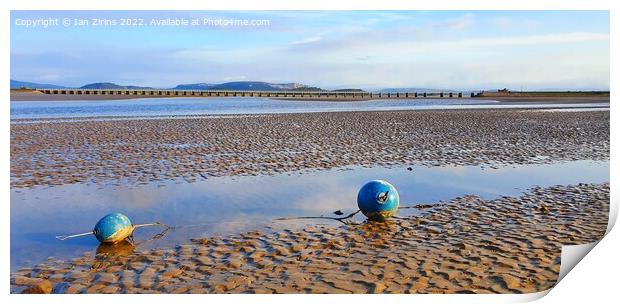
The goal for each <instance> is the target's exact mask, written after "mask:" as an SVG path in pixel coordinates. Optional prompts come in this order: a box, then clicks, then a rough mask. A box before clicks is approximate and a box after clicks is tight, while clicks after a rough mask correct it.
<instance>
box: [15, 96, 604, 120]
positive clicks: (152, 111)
mask: <svg viewBox="0 0 620 304" xmlns="http://www.w3.org/2000/svg"><path fill="white" fill-rule="evenodd" d="M558 107H561V108H593V107H598V108H601V107H602V108H609V102H600V103H564V104H563V103H561V102H558V103H540V104H536V103H526V104H519V103H498V102H497V101H493V100H478V99H468V98H464V99H382V100H367V101H353V102H347V101H339V102H333V101H304V100H274V99H269V98H233V97H229V98H208V99H205V98H157V99H152V98H145V99H127V100H89V101H76V100H73V101H19V102H11V119H33V118H68V117H107V118H109V117H117V118H118V117H162V116H163V117H170V116H183V115H229V114H236V115H241V114H275V113H312V112H347V111H386V110H428V109H481V108H541V109H544V108H558Z"/></svg>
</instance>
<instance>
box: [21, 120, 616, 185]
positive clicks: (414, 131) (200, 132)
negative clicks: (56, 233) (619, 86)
mask: <svg viewBox="0 0 620 304" xmlns="http://www.w3.org/2000/svg"><path fill="white" fill-rule="evenodd" d="M608 158H609V111H599V112H539V111H527V110H525V111H524V110H442V111H392V112H341V113H306V114H278V115H246V116H243V117H238V116H229V117H221V116H220V117H208V116H207V117H193V118H189V117H188V118H180V119H135V120H108V121H78V122H54V123H29V124H12V125H11V187H20V188H21V187H32V186H38V185H60V184H71V183H93V182H94V183H130V184H135V183H148V182H151V181H159V180H169V179H185V180H186V181H188V182H191V181H195V180H197V179H205V178H209V177H212V176H230V175H257V174H269V173H279V172H290V171H298V170H305V169H328V168H335V167H341V166H347V165H367V166H371V165H372V166H390V165H402V164H421V165H428V166H433V165H451V164H457V165H480V164H484V165H489V166H495V165H498V164H531V163H542V162H551V161H558V160H575V159H608Z"/></svg>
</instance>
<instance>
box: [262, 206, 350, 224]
mask: <svg viewBox="0 0 620 304" xmlns="http://www.w3.org/2000/svg"><path fill="white" fill-rule="evenodd" d="M360 211H361V210H359V209H358V210H357V211H355V212H353V213H351V214H349V215H347V216H343V217H330V216H295V217H280V218H276V219H274V221H288V220H307V219H325V220H336V221H339V222H341V223H343V224H345V225H350V224H351V223H349V222H346V221H345V220H346V219H349V218H352V217H353V216H354V215H356V214H358V213H359V212H360Z"/></svg>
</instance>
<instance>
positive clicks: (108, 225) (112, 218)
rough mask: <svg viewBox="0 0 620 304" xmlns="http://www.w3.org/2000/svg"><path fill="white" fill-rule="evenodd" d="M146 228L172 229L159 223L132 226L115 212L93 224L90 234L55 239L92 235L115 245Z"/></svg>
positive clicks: (63, 238)
mask: <svg viewBox="0 0 620 304" xmlns="http://www.w3.org/2000/svg"><path fill="white" fill-rule="evenodd" d="M148 226H164V227H168V229H170V228H172V227H170V226H168V225H166V224H162V223H160V222H155V223H148V224H139V225H134V224H132V223H131V221H130V220H129V218H128V217H127V216H126V215H124V214H122V213H118V212H115V213H110V214H108V215H106V216H104V217H102V218H101V219H100V220H99V221H98V222H97V224H95V228H94V229H93V230H92V231H90V232H85V233H79V234H72V235H60V236H57V237H56V238H57V239H59V240H61V241H64V240H66V239H70V238H75V237H80V236H86V235H91V234H94V235H95V237H96V238H97V240H98V241H99V242H101V243H107V244H115V243H118V242H121V241H123V240H125V239H127V238H128V237H130V236H131V235H132V234H133V231H134V230H135V229H136V228H139V227H148Z"/></svg>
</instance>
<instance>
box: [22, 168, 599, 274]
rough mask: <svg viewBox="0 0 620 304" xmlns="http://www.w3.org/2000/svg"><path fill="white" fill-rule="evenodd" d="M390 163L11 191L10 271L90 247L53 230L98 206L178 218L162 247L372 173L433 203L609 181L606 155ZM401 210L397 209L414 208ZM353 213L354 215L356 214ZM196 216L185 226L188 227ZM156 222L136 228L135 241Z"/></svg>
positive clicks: (72, 226)
mask: <svg viewBox="0 0 620 304" xmlns="http://www.w3.org/2000/svg"><path fill="white" fill-rule="evenodd" d="M407 167H408V166H402V167H393V168H389V169H388V168H362V167H349V168H345V169H333V170H324V171H309V172H302V173H292V174H279V175H271V176H236V177H220V178H211V179H208V180H204V181H198V182H194V183H186V182H184V181H169V182H155V183H151V184H147V185H141V186H128V185H125V186H113V185H99V184H72V185H63V186H56V187H37V188H31V189H12V190H11V270H12V271H14V270H16V269H18V268H20V267H24V266H32V265H33V264H35V263H39V262H41V261H43V260H44V259H46V258H47V257H50V256H53V257H55V258H60V259H64V258H71V257H75V256H77V255H80V254H82V253H83V252H84V251H91V252H94V251H95V249H96V248H97V245H98V243H97V241H96V240H95V238H94V237H90V236H89V237H83V238H78V239H71V240H67V241H59V240H56V239H55V238H54V236H56V235H63V234H70V233H79V232H86V231H89V230H91V229H92V226H93V225H94V224H95V223H96V222H97V220H98V219H99V218H100V217H101V216H103V215H104V214H106V213H109V212H113V211H119V212H122V213H125V214H127V215H128V216H129V217H130V218H131V219H132V220H133V221H134V223H146V222H154V221H161V222H164V223H166V224H169V225H172V226H179V225H183V226H186V227H184V228H183V227H181V228H179V229H176V230H173V231H171V232H169V233H167V234H166V235H165V236H164V237H163V238H162V239H159V240H156V241H153V242H149V243H147V244H144V245H142V248H143V249H148V248H154V247H170V246H174V245H175V244H180V243H187V242H189V239H190V238H193V237H200V236H211V235H228V234H231V233H236V232H241V231H247V230H252V229H265V226H266V225H277V226H278V227H280V226H284V227H293V226H298V225H303V224H308V223H316V222H317V221H321V222H328V223H333V224H338V222H336V221H325V220H310V221H286V222H282V221H278V222H274V221H273V219H274V218H277V217H282V216H316V215H326V216H330V215H331V216H333V214H332V212H333V211H335V210H339V209H340V210H342V211H343V212H344V213H345V214H348V213H350V212H352V211H355V210H357V205H356V202H355V198H356V194H357V190H358V189H359V187H360V186H361V185H363V184H364V183H365V182H366V181H368V180H371V179H385V180H388V181H390V182H391V183H392V184H394V185H395V186H396V187H397V189H398V190H399V193H400V198H401V206H411V205H416V204H423V203H435V202H437V201H438V200H448V199H452V198H454V197H457V196H462V195H465V194H475V195H478V196H481V197H483V198H489V199H490V198H495V197H498V196H501V195H519V194H520V193H522V192H524V191H526V190H527V189H529V188H531V187H533V186H536V185H539V186H550V185H556V184H576V183H601V182H608V181H609V161H586V160H582V161H571V162H561V163H554V164H545V165H515V166H501V167H499V168H498V169H490V168H488V167H486V168H482V167H478V166H452V167H421V166H412V169H413V170H412V171H409V170H407ZM415 210H416V209H401V211H400V214H401V215H406V214H411V213H412V212H416V211H415ZM356 220H358V221H361V220H363V217H362V216H361V215H360V216H359V217H356ZM189 225H195V226H193V227H187V226H189ZM159 231H160V229H158V228H141V229H139V230H138V231H137V232H136V240H138V241H140V240H144V239H148V238H149V237H151V236H152V235H154V234H156V233H157V232H159Z"/></svg>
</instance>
